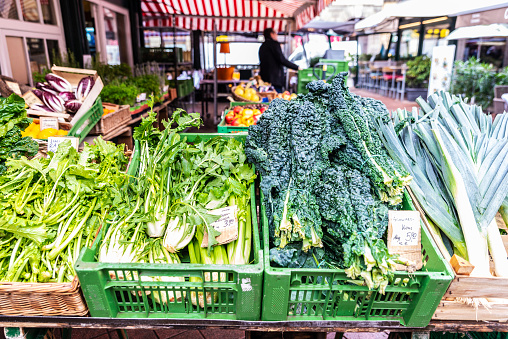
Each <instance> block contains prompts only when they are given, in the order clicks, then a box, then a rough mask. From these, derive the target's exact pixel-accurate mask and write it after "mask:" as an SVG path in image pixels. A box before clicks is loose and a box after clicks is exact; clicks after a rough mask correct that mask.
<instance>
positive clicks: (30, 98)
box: [22, 91, 43, 107]
mask: <svg viewBox="0 0 508 339" xmlns="http://www.w3.org/2000/svg"><path fill="white" fill-rule="evenodd" d="M22 98H23V99H25V104H26V105H28V107H30V106H32V105H33V104H42V103H43V102H42V101H41V99H39V98H38V97H37V96H36V95H35V94H34V93H33V92H32V91H28V92H26V93H25V94H23V96H22Z"/></svg>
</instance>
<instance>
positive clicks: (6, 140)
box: [0, 94, 39, 174]
mask: <svg viewBox="0 0 508 339" xmlns="http://www.w3.org/2000/svg"><path fill="white" fill-rule="evenodd" d="M31 121H32V120H31V119H28V118H27V115H26V110H25V100H23V98H21V97H19V96H18V95H16V94H12V95H10V96H9V97H8V98H0V174H2V173H3V172H5V171H6V170H7V167H6V166H5V161H6V160H7V159H8V158H14V159H16V158H19V157H21V156H25V157H31V156H34V155H35V154H37V151H38V150H39V145H38V144H37V142H36V141H35V140H33V139H32V138H30V137H22V136H21V132H22V131H23V130H25V128H27V127H28V125H30V122H31Z"/></svg>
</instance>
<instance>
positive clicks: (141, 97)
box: [136, 93, 146, 102]
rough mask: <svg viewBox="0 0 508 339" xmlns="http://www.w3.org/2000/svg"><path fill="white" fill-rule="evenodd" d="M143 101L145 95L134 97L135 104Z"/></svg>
mask: <svg viewBox="0 0 508 339" xmlns="http://www.w3.org/2000/svg"><path fill="white" fill-rule="evenodd" d="M145 100H146V93H140V94H138V96H137V97H136V102H141V101H145Z"/></svg>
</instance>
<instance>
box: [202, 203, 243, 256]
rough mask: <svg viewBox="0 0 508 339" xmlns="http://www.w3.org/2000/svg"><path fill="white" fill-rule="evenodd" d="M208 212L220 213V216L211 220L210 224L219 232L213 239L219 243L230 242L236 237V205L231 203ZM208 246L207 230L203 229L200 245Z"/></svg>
mask: <svg viewBox="0 0 508 339" xmlns="http://www.w3.org/2000/svg"><path fill="white" fill-rule="evenodd" d="M208 213H209V214H213V215H220V218H219V219H218V220H217V221H215V222H213V223H212V224H211V226H212V227H213V228H214V229H216V230H217V231H219V232H221V234H220V235H219V236H218V237H216V238H215V239H216V240H217V242H218V243H219V244H221V245H223V244H227V243H230V242H232V241H234V240H236V239H238V206H236V205H232V206H228V207H224V208H218V209H216V210H212V211H208ZM207 246H208V232H207V231H206V229H205V234H204V236H203V242H202V243H201V247H207Z"/></svg>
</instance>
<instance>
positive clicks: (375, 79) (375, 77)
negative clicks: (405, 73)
mask: <svg viewBox="0 0 508 339" xmlns="http://www.w3.org/2000/svg"><path fill="white" fill-rule="evenodd" d="M369 68H370V73H369V89H371V90H373V91H377V90H378V89H379V83H380V81H381V79H382V78H383V73H382V72H379V71H378V69H379V68H378V67H376V66H374V65H373V64H372V65H369Z"/></svg>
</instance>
